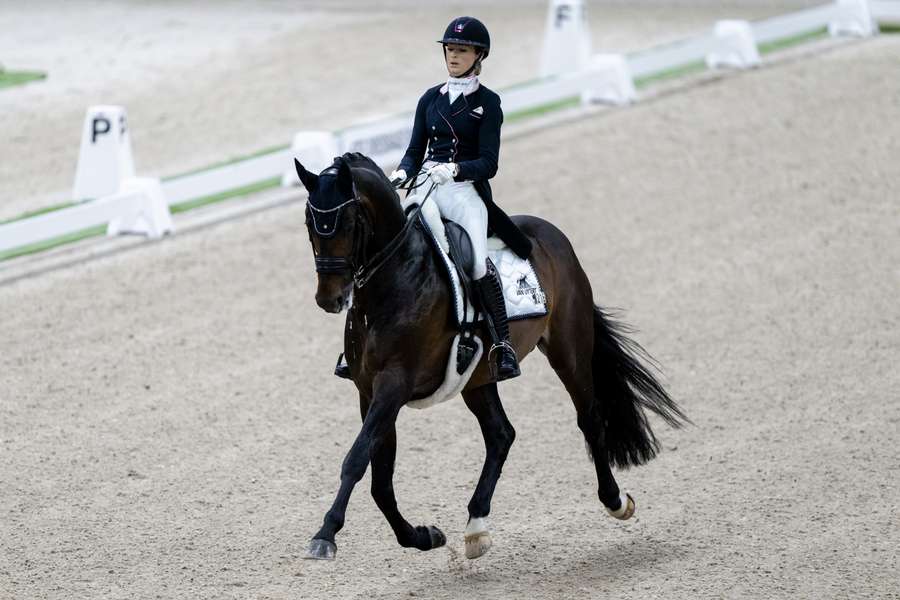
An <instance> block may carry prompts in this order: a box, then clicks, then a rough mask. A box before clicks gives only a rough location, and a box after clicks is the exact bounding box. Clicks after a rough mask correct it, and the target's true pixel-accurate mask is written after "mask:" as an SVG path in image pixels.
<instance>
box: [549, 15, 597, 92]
mask: <svg viewBox="0 0 900 600" xmlns="http://www.w3.org/2000/svg"><path fill="white" fill-rule="evenodd" d="M590 56H591V32H590V30H589V29H588V25H587V17H586V14H585V9H584V2H583V1H582V0H551V1H550V6H549V9H548V10H547V24H546V25H545V28H544V49H543V51H542V54H541V68H540V76H541V77H549V76H551V75H558V74H559V73H569V72H572V71H580V70H582V69H583V68H585V67H586V66H587V64H588V60H589V59H590Z"/></svg>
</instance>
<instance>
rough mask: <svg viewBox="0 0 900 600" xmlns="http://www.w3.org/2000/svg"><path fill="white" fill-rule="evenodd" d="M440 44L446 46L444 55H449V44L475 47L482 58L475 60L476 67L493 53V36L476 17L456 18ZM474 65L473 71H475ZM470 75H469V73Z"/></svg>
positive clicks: (448, 26)
mask: <svg viewBox="0 0 900 600" xmlns="http://www.w3.org/2000/svg"><path fill="white" fill-rule="evenodd" d="M438 44H441V45H443V46H444V54H445V56H446V53H447V44H461V45H463V46H475V48H477V49H478V50H479V51H480V56H479V57H478V58H477V59H476V60H475V65H477V64H478V63H480V62H481V61H483V60H484V59H485V58H487V56H488V54H490V52H491V35H490V34H489V33H488V30H487V27H485V26H484V23H482V22H481V21H479V20H478V19H476V18H475V17H456V18H455V19H453V20H452V21H450V24H449V25H447V29H446V30H445V31H444V37H443V39H440V40H438ZM475 65H472V69H470V71H469V72H471V71H472V70H474V69H475ZM467 74H468V73H467Z"/></svg>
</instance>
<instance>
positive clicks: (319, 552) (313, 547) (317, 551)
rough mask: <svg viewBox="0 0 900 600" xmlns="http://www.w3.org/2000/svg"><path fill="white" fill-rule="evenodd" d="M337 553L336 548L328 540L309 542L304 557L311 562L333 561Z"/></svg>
mask: <svg viewBox="0 0 900 600" xmlns="http://www.w3.org/2000/svg"><path fill="white" fill-rule="evenodd" d="M336 553H337V546H335V544H334V542H329V541H328V540H316V539H314V540H310V542H309V547H308V548H307V549H306V556H304V557H303V558H309V559H312V560H334V555H335V554H336Z"/></svg>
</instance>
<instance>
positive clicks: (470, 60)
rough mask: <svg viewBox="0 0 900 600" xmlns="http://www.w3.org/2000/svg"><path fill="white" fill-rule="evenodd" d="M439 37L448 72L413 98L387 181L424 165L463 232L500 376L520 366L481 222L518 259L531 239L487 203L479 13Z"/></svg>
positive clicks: (492, 106)
mask: <svg viewBox="0 0 900 600" xmlns="http://www.w3.org/2000/svg"><path fill="white" fill-rule="evenodd" d="M438 43H440V44H441V45H442V46H443V50H444V61H445V63H446V65H447V71H448V73H449V78H448V79H447V81H446V83H442V84H440V85H437V86H435V87H433V88H430V89H429V90H427V91H426V92H425V94H423V95H422V97H421V98H420V99H419V103H418V106H417V107H416V116H415V122H414V124H413V132H412V137H411V139H410V142H409V147H408V148H407V150H406V154H405V155H404V157H403V160H401V161H400V165H399V166H398V167H397V170H396V171H394V172H393V173H391V176H390V179H391V180H392V181H394V182H400V181H406V180H407V179H408V178H410V177H414V176H416V174H417V173H419V172H420V170H422V169H423V167H424V171H425V172H427V174H428V177H429V178H430V179H431V181H432V182H434V183H435V184H437V185H436V187H435V188H434V190H433V192H432V193H431V195H430V198H432V199H434V201H435V203H436V204H437V206H438V208H439V210H440V212H441V215H442V216H443V217H444V218H446V219H449V220H451V221H454V222H456V223H458V224H459V225H460V226H462V227H463V229H465V230H466V233H468V234H469V238H470V239H471V241H472V247H473V251H474V255H475V264H474V266H473V272H472V278H473V279H474V280H475V282H474V283H475V286H474V287H475V289H476V290H478V296H479V299H480V301H481V307H482V309H483V312H484V313H485V321H486V323H487V325H488V330H489V332H490V334H491V338H492V346H491V349H490V352H489V356H490V355H491V354H495V355H496V361H497V362H496V366H497V373H496V374H497V380H498V381H500V380H503V379H509V378H511V377H516V376H518V375H519V373H520V371H519V365H518V360H517V359H516V353H515V350H513V347H512V345H511V344H510V343H509V325H508V323H507V316H506V303H505V301H504V299H503V289H502V286H501V284H500V277H499V274H498V273H497V272H496V270H494V268H493V265H490V263H489V261H488V255H487V235H488V228H489V227H490V229H491V230H492V231H493V232H494V233H496V234H497V236H498V237H500V239H502V240H503V241H504V242H505V243H506V244H507V245H508V246H509V247H510V248H511V249H512V250H513V251H514V252H515V253H516V254H518V255H519V256H521V257H522V258H527V257H528V256H529V255H530V253H531V242H530V240H529V239H528V238H527V237H525V235H524V234H523V233H522V232H521V231H520V230H519V228H518V227H516V225H515V224H513V222H512V221H511V220H510V219H509V217H508V216H507V215H506V214H505V213H504V212H503V211H502V210H500V209H499V208H498V207H497V205H496V204H494V202H493V199H492V196H491V187H490V184H489V183H488V179H490V178H491V177H493V176H494V174H495V173H496V172H497V160H498V157H499V151H500V125H501V124H502V123H503V111H502V110H501V109H500V97H499V96H498V95H497V94H496V93H494V92H493V91H491V90H489V89H488V88H486V87H485V86H483V85H481V84H480V83H479V81H478V75H479V74H480V73H481V63H482V61H483V60H484V59H485V58H487V56H488V53H489V52H490V50H491V38H490V35H489V34H488V30H487V28H486V27H485V26H484V24H483V23H482V22H481V21H479V20H478V19H475V18H472V17H458V18H456V19H454V20H453V21H451V23H450V24H449V25H448V26H447V29H446V31H445V32H444V37H443V38H442V39H440V40H438ZM426 149H427V152H428V155H427V157H426V156H425V153H426ZM423 159H424V160H425V162H424V165H423V163H422V161H423ZM428 187H429V186H427V185H426V186H421V187H419V188H418V191H417V192H416V193H417V194H424V190H426V189H428Z"/></svg>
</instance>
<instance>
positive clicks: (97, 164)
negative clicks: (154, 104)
mask: <svg viewBox="0 0 900 600" xmlns="http://www.w3.org/2000/svg"><path fill="white" fill-rule="evenodd" d="M129 177H134V159H133V158H132V154H131V135H130V134H129V133H128V117H127V116H126V114H125V109H124V108H123V107H121V106H110V105H101V106H91V107H90V108H88V110H87V115H85V117H84V127H83V128H82V132H81V149H80V151H79V153H78V168H77V169H76V171H75V186H74V188H73V190H72V198H73V199H75V200H86V199H93V198H101V197H103V196H108V195H110V194H114V193H116V192H118V191H119V186H120V185H121V183H122V182H123V181H124V180H125V179H128V178H129Z"/></svg>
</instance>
